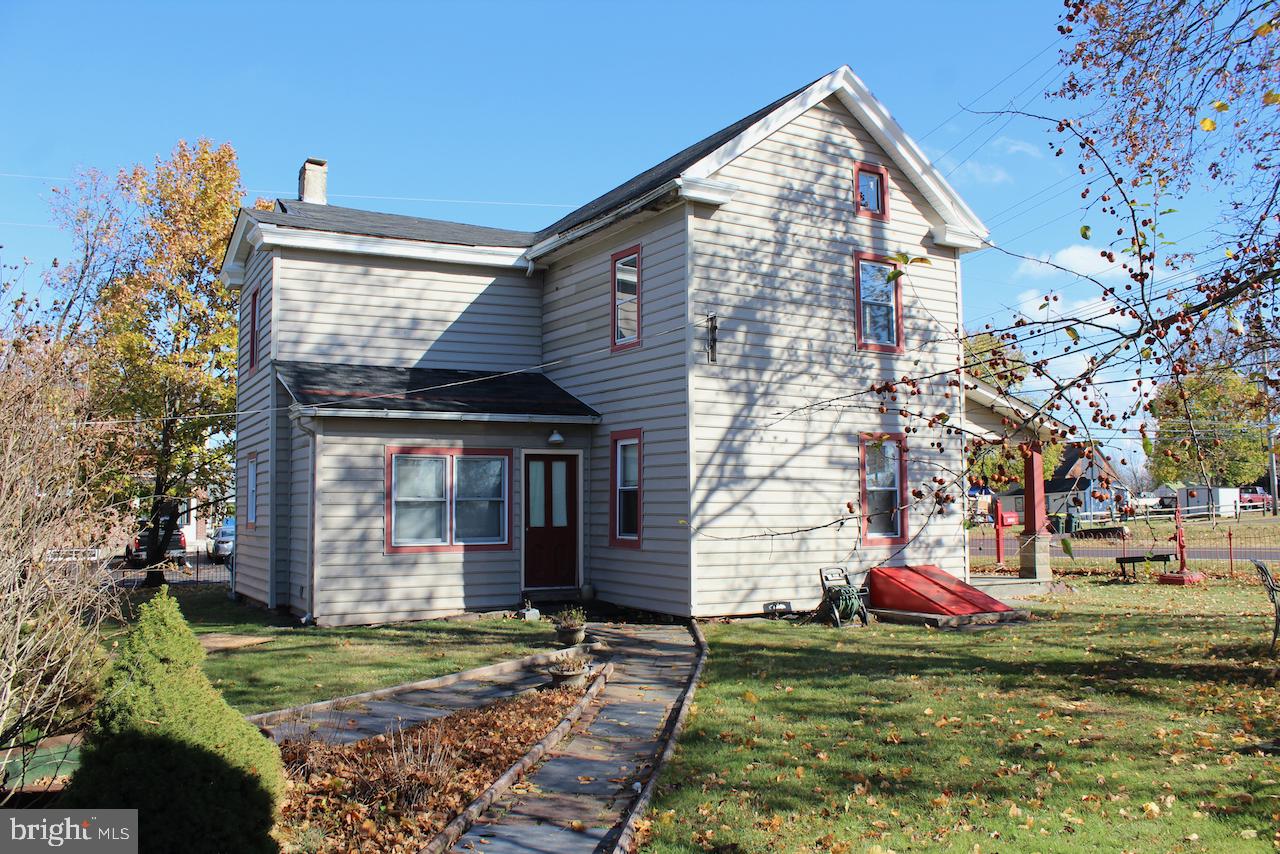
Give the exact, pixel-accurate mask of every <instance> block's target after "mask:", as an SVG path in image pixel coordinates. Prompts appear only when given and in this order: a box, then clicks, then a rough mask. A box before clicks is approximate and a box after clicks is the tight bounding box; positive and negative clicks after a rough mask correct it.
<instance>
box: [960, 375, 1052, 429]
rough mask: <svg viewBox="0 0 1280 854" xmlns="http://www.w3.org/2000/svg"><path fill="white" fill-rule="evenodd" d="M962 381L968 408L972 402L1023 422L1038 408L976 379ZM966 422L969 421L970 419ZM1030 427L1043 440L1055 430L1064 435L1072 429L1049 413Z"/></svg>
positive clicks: (1042, 415)
mask: <svg viewBox="0 0 1280 854" xmlns="http://www.w3.org/2000/svg"><path fill="white" fill-rule="evenodd" d="M961 381H962V382H963V383H964V400H965V405H966V407H967V406H968V404H969V403H970V402H973V403H975V404H977V405H978V406H981V407H984V408H986V409H990V410H991V411H992V412H996V413H999V414H1000V415H1003V416H1005V417H1006V418H1012V419H1015V420H1018V421H1023V422H1025V421H1026V420H1027V419H1028V418H1030V417H1031V416H1032V415H1033V414H1034V413H1035V411H1036V407H1034V406H1032V405H1031V404H1029V403H1026V402H1025V401H1022V400H1019V399H1017V398H1015V397H1013V396H1012V395H1008V394H1001V393H1000V392H998V391H996V390H995V389H993V388H992V387H991V386H989V385H988V384H987V383H985V382H983V381H982V380H979V379H977V378H975V377H971V376H968V375H965V376H964V377H963V378H962V380H961ZM965 420H966V421H969V419H968V418H966V419H965ZM1029 426H1030V427H1031V428H1032V429H1033V430H1034V431H1035V433H1036V435H1037V436H1039V437H1041V438H1045V437H1048V436H1050V435H1051V434H1052V431H1053V429H1054V428H1056V429H1058V430H1060V431H1062V432H1064V433H1065V432H1068V431H1069V429H1070V428H1069V427H1068V426H1067V425H1066V424H1065V423H1063V422H1062V421H1059V420H1058V419H1057V418H1054V417H1053V416H1052V415H1049V414H1048V413H1042V414H1040V415H1037V416H1036V418H1035V423H1034V424H1031V425H1029Z"/></svg>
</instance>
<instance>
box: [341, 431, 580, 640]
mask: <svg viewBox="0 0 1280 854" xmlns="http://www.w3.org/2000/svg"><path fill="white" fill-rule="evenodd" d="M559 429H560V432H561V433H562V434H563V435H564V437H565V443H564V445H563V449H564V450H570V449H583V450H584V451H585V450H586V449H587V447H588V445H589V442H588V439H587V435H588V434H587V428H584V427H571V426H561V427H560V428H559ZM323 431H324V432H323V435H322V437H321V442H320V448H321V451H320V455H319V458H318V466H317V487H316V488H317V505H316V509H317V521H316V525H317V528H318V529H319V540H320V544H319V549H318V551H319V553H318V554H317V556H316V581H315V584H316V589H315V616H316V619H317V621H318V622H320V623H321V624H324V625H350V624H359V623H376V622H389V621H393V620H415V619H426V618H430V617H438V616H442V615H445V614H452V613H457V612H459V611H462V610H464V609H466V610H485V609H494V608H508V607H512V606H514V605H517V604H518V603H519V601H520V593H521V586H522V585H521V566H522V564H521V534H522V532H523V504H522V502H523V498H524V489H523V476H522V472H523V460H522V456H521V450H522V449H524V448H534V449H540V450H545V449H546V438H547V433H548V428H547V426H546V425H545V424H531V425H520V424H464V423H458V424H454V423H440V422H431V421H386V420H383V419H367V420H366V419H355V418H330V419H325V423H324V426H323ZM394 445H427V446H431V445H434V446H437V447H470V448H510V449H512V450H513V451H514V455H513V461H512V487H511V501H512V502H513V507H512V511H513V512H512V524H511V528H512V530H511V536H512V538H513V541H512V548H511V549H504V550H493V551H463V552H430V553H422V554H385V553H384V552H385V550H384V543H385V528H384V525H385V520H386V510H385V495H386V491H385V487H386V469H385V465H386V456H385V453H386V448H387V447H388V446H394ZM584 455H585V456H588V457H589V454H584ZM588 464H589V459H588V460H587V461H584V469H585V468H586V467H587V465H588Z"/></svg>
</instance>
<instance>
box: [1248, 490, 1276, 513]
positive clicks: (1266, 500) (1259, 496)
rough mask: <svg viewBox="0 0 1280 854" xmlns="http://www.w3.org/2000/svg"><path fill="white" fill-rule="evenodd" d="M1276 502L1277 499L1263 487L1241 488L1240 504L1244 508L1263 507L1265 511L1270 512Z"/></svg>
mask: <svg viewBox="0 0 1280 854" xmlns="http://www.w3.org/2000/svg"><path fill="white" fill-rule="evenodd" d="M1274 501H1275V499H1273V498H1272V497H1271V495H1270V494H1269V493H1268V492H1267V491H1266V490H1265V489H1263V488H1262V487H1261V486H1242V487H1240V504H1241V506H1243V507H1259V506H1261V507H1262V508H1263V509H1264V510H1266V511H1268V512H1270V510H1271V505H1272V503H1273V502H1274Z"/></svg>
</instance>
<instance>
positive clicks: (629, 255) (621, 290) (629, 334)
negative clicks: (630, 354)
mask: <svg viewBox="0 0 1280 854" xmlns="http://www.w3.org/2000/svg"><path fill="white" fill-rule="evenodd" d="M610 267H611V269H610V278H611V279H612V281H613V324H612V326H613V341H612V343H611V349H613V350H614V351H617V350H628V349H630V348H632V347H638V346H640V247H639V246H632V247H631V248H630V249H624V250H622V251H621V252H615V253H614V254H613V256H612V257H611V258H610Z"/></svg>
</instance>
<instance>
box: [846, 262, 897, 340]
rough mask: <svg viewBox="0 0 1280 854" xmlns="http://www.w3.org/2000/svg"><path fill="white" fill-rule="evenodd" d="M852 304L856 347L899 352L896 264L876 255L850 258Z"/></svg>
mask: <svg viewBox="0 0 1280 854" xmlns="http://www.w3.org/2000/svg"><path fill="white" fill-rule="evenodd" d="M853 263H854V304H855V310H856V311H857V313H858V317H857V325H858V347H859V348H860V349H863V350H877V351H879V352H882V353H901V352H902V351H903V347H902V276H900V275H899V276H894V275H893V273H894V271H895V270H897V269H898V265H897V264H895V263H894V262H892V261H889V260H887V259H885V258H880V257H878V256H876V255H868V254H866V253H862V252H859V253H857V254H856V255H855V256H854V262H853Z"/></svg>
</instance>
